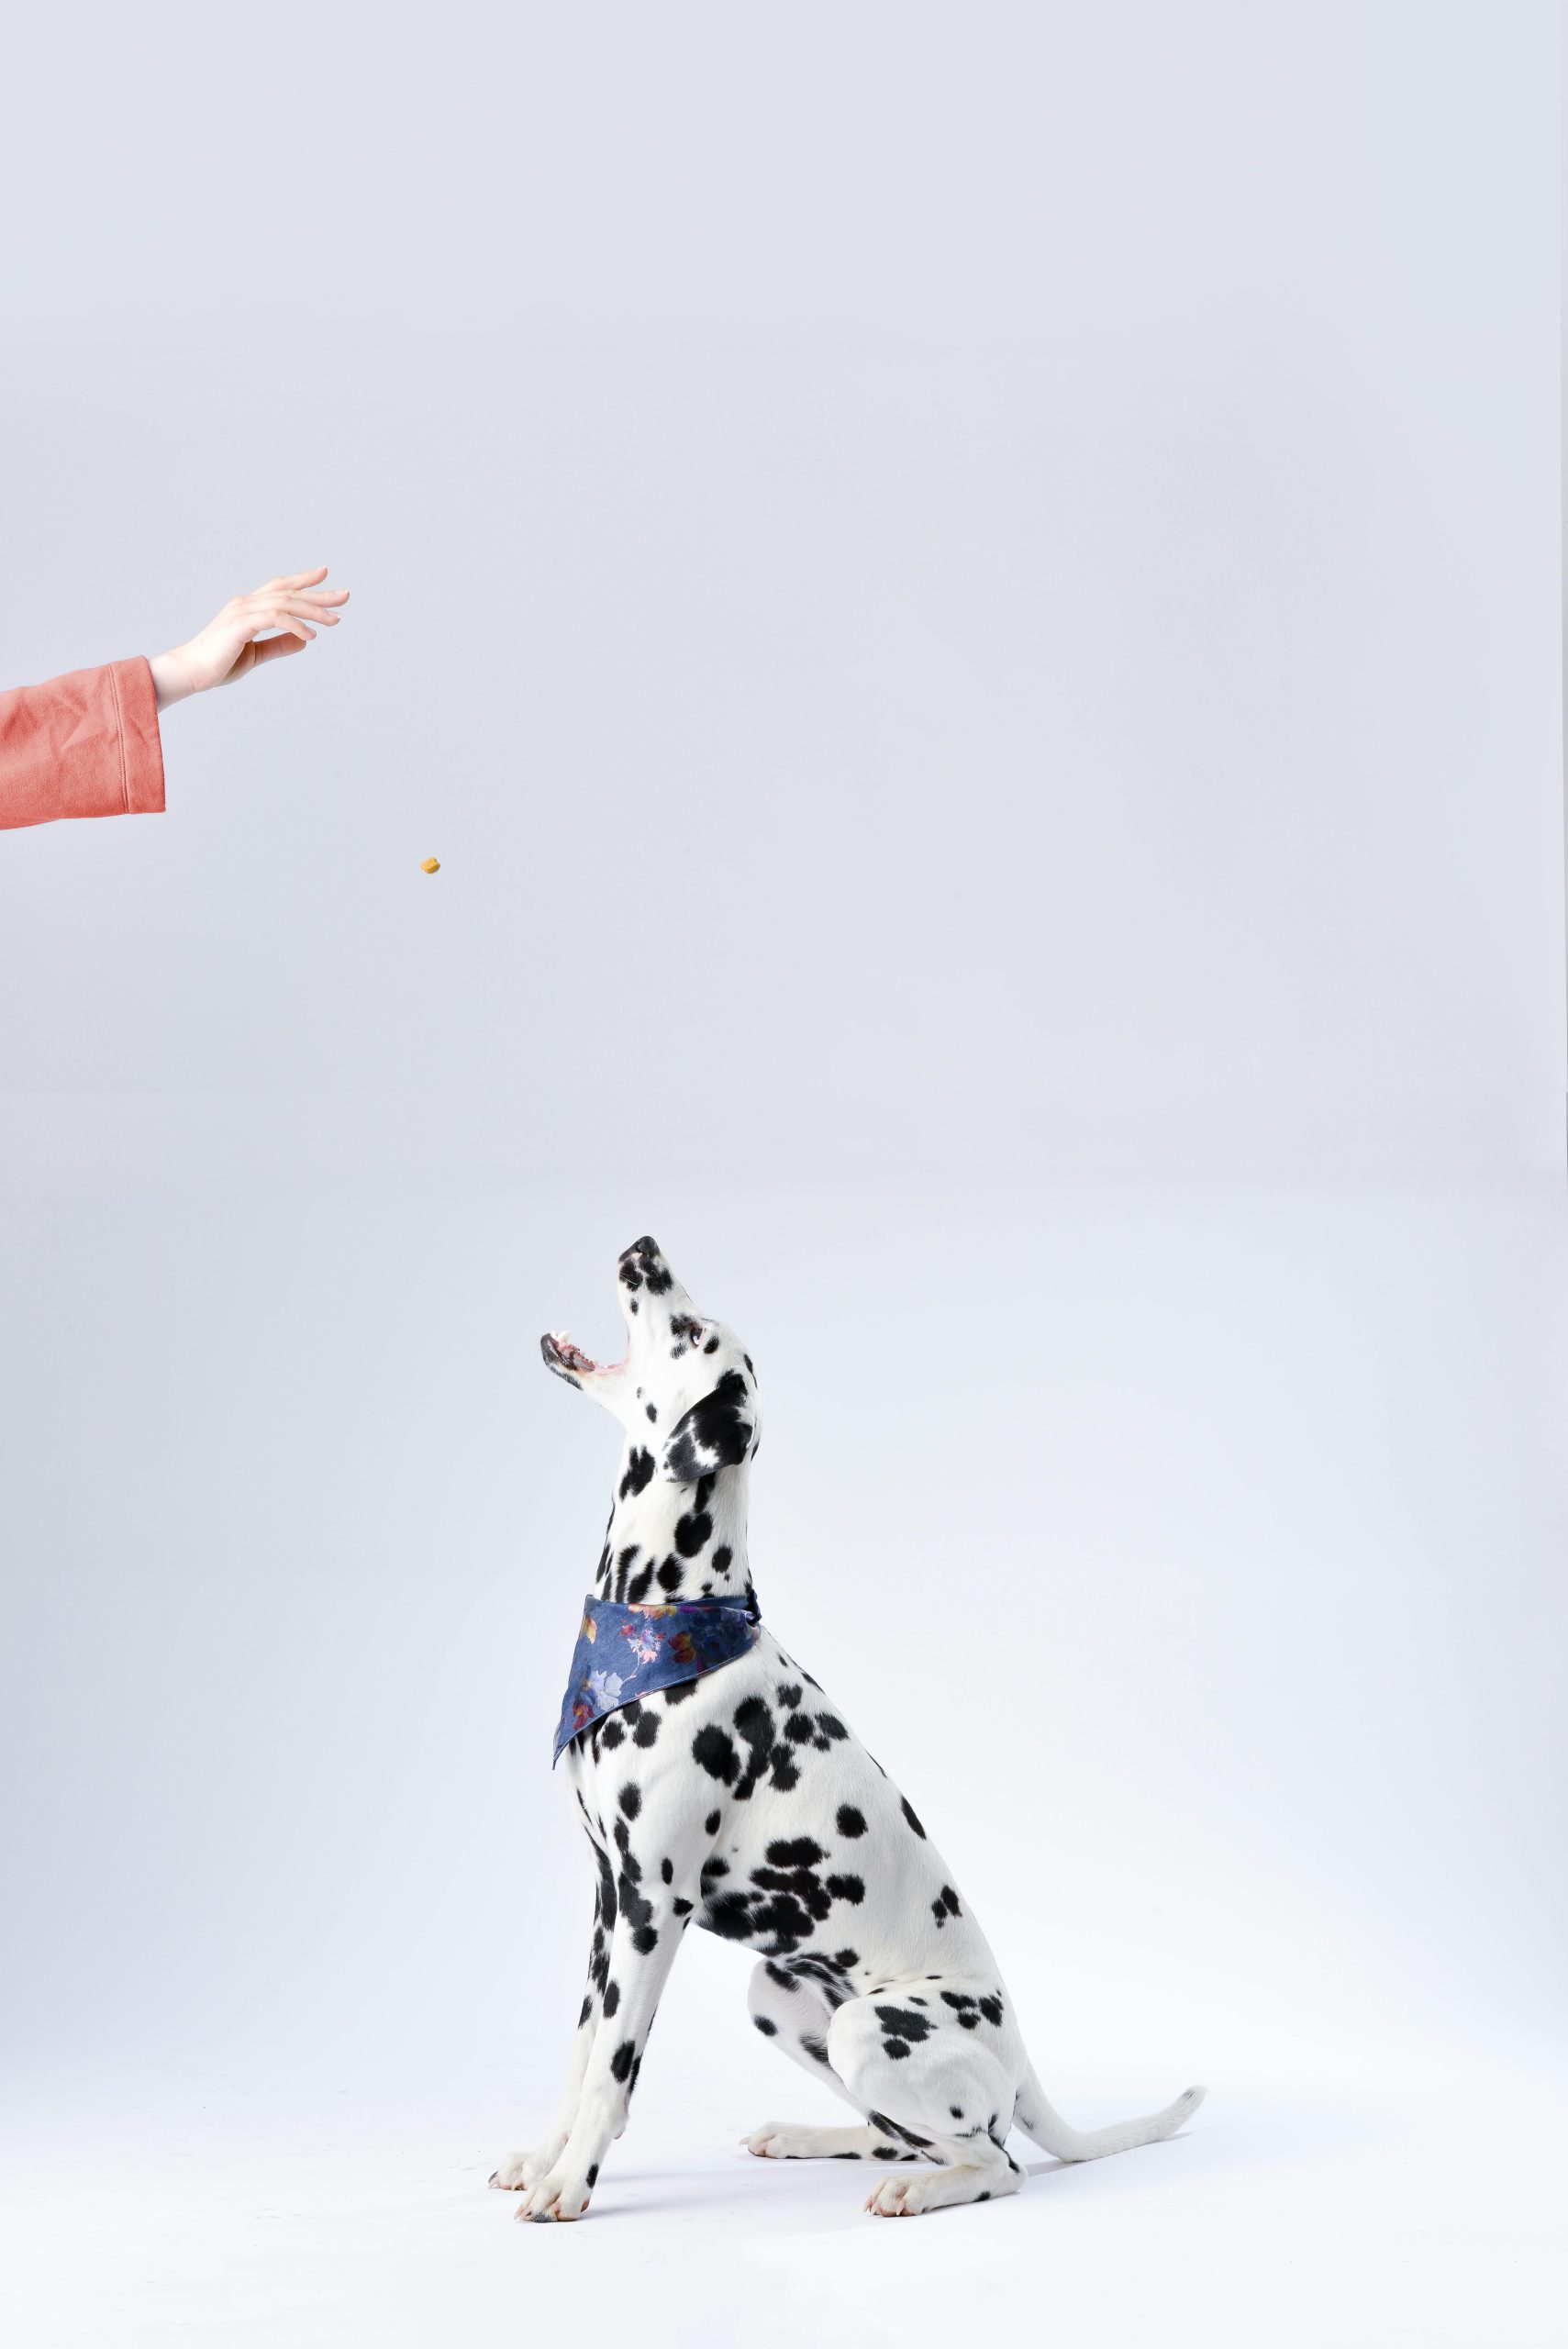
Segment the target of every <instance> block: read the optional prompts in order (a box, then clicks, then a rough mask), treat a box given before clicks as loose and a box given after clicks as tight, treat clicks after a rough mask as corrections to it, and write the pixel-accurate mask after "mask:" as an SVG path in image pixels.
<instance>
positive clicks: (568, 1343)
mask: <svg viewBox="0 0 1568 2349" xmlns="http://www.w3.org/2000/svg"><path fill="white" fill-rule="evenodd" d="M539 1352H540V1353H541V1354H542V1355H543V1356H544V1359H545V1366H546V1368H547V1369H550V1370H556V1371H560V1372H562V1374H564V1375H569V1376H572V1377H574V1378H591V1377H592V1376H593V1375H594V1373H595V1371H600V1370H604V1369H606V1367H609V1366H610V1365H607V1364H605V1363H602V1362H595V1360H594V1357H593V1355H592V1354H585V1353H584V1351H583V1349H582V1347H581V1346H579V1345H576V1344H574V1343H573V1340H572V1338H571V1336H570V1334H569V1332H568V1331H566V1330H546V1331H545V1333H544V1335H543V1337H542V1338H541V1339H540V1340H539Z"/></svg>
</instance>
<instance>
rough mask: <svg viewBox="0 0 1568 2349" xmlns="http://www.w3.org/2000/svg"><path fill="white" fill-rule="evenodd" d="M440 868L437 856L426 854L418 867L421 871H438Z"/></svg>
mask: <svg viewBox="0 0 1568 2349" xmlns="http://www.w3.org/2000/svg"><path fill="white" fill-rule="evenodd" d="M440 869H441V860H440V858H439V856H428V857H427V858H426V859H425V862H424V863H423V864H422V865H421V866H420V867H419V870H420V872H421V873H439V871H440Z"/></svg>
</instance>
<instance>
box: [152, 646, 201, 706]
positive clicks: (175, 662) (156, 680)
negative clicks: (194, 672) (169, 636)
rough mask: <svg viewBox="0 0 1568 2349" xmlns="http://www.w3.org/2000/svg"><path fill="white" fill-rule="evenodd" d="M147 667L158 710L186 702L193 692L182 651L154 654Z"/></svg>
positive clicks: (191, 679) (192, 682)
mask: <svg viewBox="0 0 1568 2349" xmlns="http://www.w3.org/2000/svg"><path fill="white" fill-rule="evenodd" d="M147 665H148V667H149V668H150V670H151V672H152V691H153V696H154V698H155V699H156V701H157V704H158V707H159V708H160V709H167V708H168V707H169V705H170V703H171V702H175V701H185V700H188V699H189V697H190V696H191V695H192V694H194V693H195V690H196V688H195V681H194V680H193V678H192V676H191V673H190V671H189V669H188V668H187V667H186V665H185V660H184V655H183V651H175V652H155V653H153V655H152V656H151V658H150V660H149V662H148V663H147Z"/></svg>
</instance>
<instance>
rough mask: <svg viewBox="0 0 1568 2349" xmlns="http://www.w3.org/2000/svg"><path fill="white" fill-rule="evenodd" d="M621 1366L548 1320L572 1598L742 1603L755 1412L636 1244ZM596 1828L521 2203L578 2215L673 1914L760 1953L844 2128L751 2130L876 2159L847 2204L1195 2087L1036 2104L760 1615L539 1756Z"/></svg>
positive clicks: (1088, 2153)
mask: <svg viewBox="0 0 1568 2349" xmlns="http://www.w3.org/2000/svg"><path fill="white" fill-rule="evenodd" d="M619 1293H620V1301H621V1307H622V1311H623V1313H624V1316H625V1319H626V1324H627V1331H628V1347H627V1353H626V1356H625V1359H624V1360H623V1361H621V1362H620V1363H617V1364H615V1365H614V1366H613V1367H606V1366H604V1365H601V1364H598V1363H595V1362H593V1361H591V1360H590V1359H589V1357H588V1356H587V1355H586V1354H585V1353H583V1352H582V1351H581V1350H580V1348H578V1347H577V1346H575V1345H574V1344H573V1343H572V1342H571V1341H570V1340H569V1339H568V1338H567V1337H566V1335H565V1333H564V1332H562V1333H561V1334H560V1335H550V1336H547V1337H545V1338H544V1339H543V1340H541V1341H540V1342H541V1349H542V1352H543V1354H544V1359H545V1362H546V1364H547V1365H548V1366H549V1368H550V1370H552V1371H553V1372H554V1373H555V1374H556V1375H557V1376H558V1377H560V1378H563V1379H564V1380H565V1381H566V1382H567V1384H568V1385H569V1386H576V1387H580V1388H581V1389H582V1391H583V1392H584V1394H586V1395H591V1396H592V1397H594V1399H595V1402H597V1403H601V1404H602V1405H603V1406H604V1407H605V1408H606V1410H607V1411H609V1413H610V1414H611V1416H612V1417H613V1418H614V1419H617V1421H618V1422H619V1425H620V1427H621V1430H622V1431H623V1438H624V1441H623V1444H622V1449H621V1457H620V1466H619V1469H618V1471H617V1477H616V1485H615V1497H614V1501H613V1504H612V1507H611V1510H610V1520H609V1527H608V1531H607V1532H606V1539H605V1544H604V1550H603V1553H602V1554H601V1556H600V1559H599V1565H598V1574H597V1581H596V1596H597V1597H598V1598H602V1599H609V1600H614V1601H617V1602H619V1603H620V1604H622V1605H629V1606H633V1607H636V1606H657V1605H660V1604H662V1603H665V1604H667V1603H668V1602H669V1601H670V1600H672V1599H673V1600H688V1599H694V1598H721V1597H724V1596H727V1595H731V1594H743V1595H749V1594H750V1592H751V1577H750V1575H749V1572H748V1568H747V1556H746V1486H747V1478H748V1475H749V1474H750V1470H751V1462H752V1461H753V1459H754V1458H755V1456H756V1452H757V1444H758V1439H759V1435H760V1431H761V1419H760V1413H759V1409H758V1399H757V1379H756V1373H755V1371H754V1370H753V1368H752V1364H751V1356H750V1355H749V1354H748V1353H745V1351H744V1350H743V1348H742V1347H741V1345H740V1341H739V1339H737V1338H736V1337H735V1336H734V1335H733V1333H732V1332H731V1331H730V1330H728V1329H726V1328H725V1326H724V1324H723V1323H722V1322H720V1321H716V1320H715V1319H713V1317H712V1315H711V1314H706V1313H702V1312H699V1311H698V1309H697V1308H696V1307H695V1305H694V1304H693V1303H692V1300H691V1298H690V1297H688V1296H687V1294H686V1292H685V1290H684V1288H683V1287H682V1286H681V1284H680V1282H679V1281H678V1280H677V1279H676V1278H675V1276H674V1275H673V1273H672V1271H671V1270H670V1267H669V1265H668V1264H666V1263H665V1261H664V1258H663V1256H662V1254H661V1252H660V1251H659V1249H658V1247H657V1246H656V1244H655V1242H654V1241H652V1240H651V1239H643V1240H639V1241H635V1242H634V1243H633V1245H632V1246H631V1247H630V1248H628V1250H627V1251H626V1252H625V1254H624V1255H623V1256H622V1257H621V1259H620V1264H619ZM561 1768H562V1771H563V1773H564V1775H565V1776H566V1779H567V1784H568V1786H569V1787H570V1789H571V1796H572V1799H573V1802H574V1804H575V1807H576V1810H577V1813H578V1815H579V1817H580V1820H581V1823H582V1825H583V1827H584V1831H585V1832H586V1834H587V1838H588V1842H589V1843H590V1844H591V1846H592V1848H593V1854H594V1861H595V1868H596V1872H597V1880H598V1893H597V1902H596V1909H595V1925H594V1935H593V1946H592V1949H591V1951H590V1954H589V1959H588V1980H587V1988H586V1993H585V1995H584V1999H583V2006H582V2011H581V2013H580V2015H579V2016H578V2020H577V2031H576V2036H575V2038H574V2040H573V2045H572V2055H571V2061H570V2065H569V2067H568V2072H567V2079H566V2086H565V2089H564V2092H563V2094H562V2099H561V2103H560V2106H559V2108H558V2109H557V2110H556V2113H555V2116H554V2118H553V2120H552V2121H550V2126H549V2128H548V2129H547V2130H546V2132H545V2133H544V2136H543V2137H542V2139H541V2140H540V2142H539V2144H538V2145H537V2146H536V2147H534V2149H533V2150H532V2151H531V2152H528V2153H517V2154H508V2155H507V2156H506V2159H505V2160H504V2161H503V2162H502V2164H501V2166H500V2168H499V2169H498V2170H497V2171H496V2172H495V2176H494V2177H493V2178H492V2180H491V2183H492V2185H494V2186H496V2187H501V2188H508V2189H510V2190H512V2191H515V2192H517V2194H518V2195H519V2196H520V2198H521V2199H520V2202H519V2205H518V2210H517V2215H518V2217H519V2218H527V2219H530V2220H539V2221H554V2220H570V2219H579V2218H581V2217H582V2216H583V2213H584V2211H585V2210H587V2208H588V2202H589V2198H590V2196H591V2195H592V2193H593V2190H594V2187H595V2183H596V2181H597V2179H598V2176H599V2171H600V2167H601V2165H602V2164H603V2162H604V2160H605V2157H606V2154H607V2153H608V2151H609V2148H610V2146H611V2144H612V2143H613V2142H614V2141H615V2139H616V2138H617V2137H618V2136H619V2135H620V2133H621V2131H622V2129H623V2128H624V2126H625V2123H626V2118H627V2109H628V2104H629V2102H630V2099H631V2093H632V2090H633V2088H634V2087H636V2085H637V2076H638V2071H639V2066H640V2065H641V2061H642V2053H643V2049H644V2047H645V2046H646V2044H647V2041H648V2034H649V2031H650V2029H651V2026H652V2022H653V2017H654V2013H655V2010H656V2009H657V2007H658V2004H659V1998H660V1993H661V1992H662V1989H663V1987H664V1983H665V1979H666V1977H667V1976H668V1974H669V1971H670V1968H671V1966H672V1965H673V1963H674V1960H675V1953H676V1951H677V1950H678V1949H679V1947H680V1945H681V1941H682V1937H683V1935H684V1932H685V1931H686V1928H687V1926H688V1925H689V1924H691V1923H692V1922H693V1921H695V1922H696V1923H697V1924H699V1925H703V1926H706V1929H707V1930H708V1932H713V1933H717V1934H719V1935H720V1936H721V1937H722V1938H723V1939H724V1940H726V1941H733V1942H739V1943H742V1944H743V1945H744V1946H745V1947H746V1948H748V1949H751V1950H753V1951H755V1952H756V1954H757V1961H758V1962H757V1965H756V1967H755V1969H754V1971H753V1973H752V1975H751V2021H752V2023H753V2024H754V2026H755V2027H756V2029H757V2030H758V2031H759V2032H762V2035H763V2036H764V2037H765V2038H766V2039H767V2040H769V2041H770V2042H771V2043H772V2044H773V2045H774V2046H776V2047H777V2048H778V2050H779V2051H780V2053H781V2054H784V2055H785V2056H787V2057H788V2058H789V2060H790V2062H791V2063H793V2064H796V2065H799V2066H800V2068H801V2070H802V2071H804V2072H806V2074H808V2075H809V2076H811V2077H812V2078H814V2079H817V2080H820V2081H821V2082H822V2083H823V2084H824V2085H825V2086H826V2087H828V2088H831V2089H832V2090H834V2091H835V2092H836V2093H837V2094H838V2095H839V2096H840V2097H841V2098H842V2099H844V2101H845V2103H846V2104H847V2105H849V2106H851V2107H852V2108H853V2110H854V2113H855V2115H856V2118H855V2119H854V2120H853V2121H851V2122H847V2123H846V2125H845V2126H844V2127H842V2128H837V2129H824V2128H817V2127H795V2126H793V2125H791V2124H787V2123H784V2122H769V2123H768V2124H767V2125H766V2126H764V2127H763V2128H761V2129H758V2130H756V2131H754V2132H752V2134H751V2135H750V2136H749V2137H747V2138H745V2139H744V2140H743V2141H742V2142H743V2143H745V2144H746V2145H747V2146H748V2147H749V2149H750V2150H751V2153H753V2154H759V2155H761V2156H762V2158H764V2159H766V2160H772V2161H780V2160H783V2161H807V2160H813V2159H828V2160H839V2161H866V2162H873V2163H881V2164H891V2165H895V2169H894V2172H893V2174H891V2175H889V2176H885V2177H884V2178H883V2179H882V2180H881V2181H880V2182H879V2183H878V2184H877V2185H876V2186H875V2187H874V2188H873V2191H872V2194H871V2196H870V2199H868V2201H867V2203H866V2206H865V2207H866V2209H867V2210H870V2211H873V2212H874V2213H875V2214H876V2215H877V2216H878V2217H882V2218H907V2217H912V2216H914V2215H915V2214H916V2213H917V2212H921V2211H927V2210H941V2209H943V2208H944V2207H946V2206H947V2205H949V2204H952V2203H962V2202H985V2201H990V2200H995V2199H997V2198H998V2197H1000V2196H1003V2195H1010V2194H1016V2193H1017V2192H1018V2188H1019V2185H1020V2183H1021V2182H1022V2173H1021V2172H1020V2170H1019V2168H1018V2164H1017V2163H1016V2162H1015V2161H1014V2160H1013V2158H1012V2156H1011V2155H1010V2154H1009V2153H1008V2152H1007V2149H1006V2139H1007V2133H1008V2131H1009V2130H1010V2129H1011V2128H1013V2127H1014V2126H1015V2125H1016V2126H1017V2127H1018V2128H1019V2129H1021V2130H1022V2131H1023V2132H1024V2133H1025V2134H1026V2135H1027V2136H1029V2137H1030V2138H1032V2139H1033V2140H1034V2142H1035V2143H1036V2144H1038V2145H1040V2146H1041V2147H1043V2149H1044V2150H1045V2151H1046V2152H1047V2153H1049V2154H1055V2155H1056V2156H1058V2158H1060V2159H1061V2160H1063V2161H1074V2162H1076V2161H1092V2160H1095V2158H1097V2157H1098V2156H1099V2155H1100V2154H1115V2153H1120V2152H1122V2151H1124V2150H1125V2149H1127V2148H1128V2147H1129V2146H1133V2145H1145V2144H1150V2143H1153V2142H1154V2141H1155V2140H1157V2139H1159V2138H1163V2137H1169V2136H1171V2135H1172V2134H1173V2132H1175V2131H1176V2130H1178V2129H1179V2128H1181V2126H1182V2124H1183V2122H1184V2121H1186V2120H1188V2119H1189V2118H1190V2117H1191V2115H1192V2114H1193V2113H1194V2112H1195V2110H1196V2109H1197V2106H1198V2105H1199V2103H1200V2102H1201V2101H1202V2099H1203V2094H1204V2091H1203V2089H1202V2088H1198V2087H1192V2088H1188V2089H1187V2090H1186V2092H1185V2094H1184V2095H1182V2096H1179V2097H1178V2098H1177V2099H1176V2100H1175V2102H1174V2103H1173V2104H1171V2105H1168V2106H1167V2107H1166V2108H1165V2110H1163V2111H1162V2112H1156V2113H1152V2114H1150V2115H1149V2116H1147V2117H1146V2118H1144V2119H1142V2120H1138V2121H1122V2122H1120V2123H1118V2124H1117V2125H1116V2126H1114V2127H1111V2128H1105V2129H1095V2130H1092V2131H1089V2132H1083V2131H1080V2130H1077V2129H1073V2128H1071V2127H1069V2125H1068V2124H1067V2122H1066V2121H1063V2120H1062V2119H1061V2118H1060V2116H1059V2115H1058V2114H1057V2113H1055V2112H1054V2111H1052V2110H1051V2106H1050V2105H1049V2104H1048V2103H1047V2101H1046V2099H1045V2097H1044V2094H1043V2093H1042V2091H1041V2089H1040V2082H1039V2081H1038V2080H1037V2079H1036V2077H1035V2075H1034V2072H1033V2069H1032V2068H1031V2066H1030V2064H1029V2056H1028V2054H1026V2052H1025V2049H1024V2043H1023V2039H1022V2037H1021V2035H1020V2033H1019V2030H1018V2017H1017V2014H1016V2012H1015V2010H1014V2008H1013V2003H1012V1999H1011V1998H1010V1996H1009V1994H1008V1992H1007V1991H1006V1988H1005V1987H1004V1986H1003V1982H1002V1978H1001V1976H1000V1974H999V1973H998V1971H997V1966H996V1961H995V1958H994V1957H993V1955H992V1954H991V1951H990V1948H989V1946H988V1945H987V1943H986V1941H985V1938H984V1935H983V1933H982V1932H981V1931H980V1927H979V1925H978V1924H977V1922H976V1921H975V1919H974V1918H973V1915H972V1914H971V1912H970V1909H969V1908H968V1905H967V1903H966V1902H965V1901H964V1899H963V1898H962V1896H961V1894H960V1892H959V1889H958V1887H957V1885H956V1884H955V1882H954V1880H953V1871H952V1869H951V1868H950V1867H949V1865H948V1864H947V1862H946V1861H945V1860H944V1859H943V1858H942V1856H941V1854H940V1852H939V1851H938V1850H937V1848H936V1846H935V1844H934V1843H933V1842H931V1840H930V1838H929V1835H928V1834H927V1832H926V1830H925V1828H924V1827H923V1826H922V1824H921V1822H920V1820H919V1819H918V1818H917V1816H916V1814H915V1811H914V1810H913V1809H912V1808H911V1807H910V1805H909V1803H908V1802H907V1801H906V1799H905V1798H904V1797H903V1795H901V1794H900V1792H899V1790H898V1788H897V1787H895V1785H894V1783H893V1780H892V1779H891V1778H890V1777H889V1776H887V1773H886V1772H885V1771H884V1769H883V1767H882V1765H881V1764H880V1763H878V1762H875V1761H873V1758H872V1756H871V1755H870V1754H869V1753H867V1752H866V1750H865V1748H864V1747H863V1746H862V1744H861V1742H860V1741H859V1739H858V1738H856V1736H855V1735H854V1733H853V1731H851V1729H850V1727H849V1726H848V1724H847V1723H846V1721H845V1720H844V1717H843V1715H842V1714H841V1713H840V1710H839V1708H838V1707H837V1705H835V1704H833V1703H832V1702H831V1701H830V1700H829V1699H828V1697H827V1696H825V1695H824V1693H823V1691H822V1689H821V1688H820V1687H818V1685H817V1682H816V1681H815V1680H813V1678H812V1677H811V1675H810V1674H809V1673H808V1672H806V1671H805V1670H803V1668H802V1667H801V1666H800V1665H799V1664H796V1663H795V1661H794V1659H793V1658H792V1657H791V1656H789V1655H787V1654H786V1653H784V1649H783V1648H782V1647H781V1646H780V1645H779V1642H778V1641H777V1640H776V1639H775V1638H774V1637H773V1633H772V1632H771V1631H769V1630H768V1628H767V1626H766V1624H762V1625H761V1626H760V1628H759V1630H758V1631H757V1635H756V1638H755V1641H754V1643H753V1644H752V1645H751V1646H750V1647H749V1648H748V1649H747V1650H746V1651H745V1652H744V1653H741V1654H740V1655H738V1656H737V1657H735V1658H734V1660H733V1661H730V1662H728V1663H726V1664H723V1665H722V1666H720V1667H719V1668H718V1669H717V1670H714V1671H710V1672H707V1673H706V1674H704V1675H703V1676H702V1677H700V1678H697V1679H688V1680H684V1681H682V1682H679V1683H678V1684H677V1685H675V1686H673V1687H663V1688H661V1689H660V1690H659V1692H658V1693H657V1694H656V1695H655V1696H653V1697H651V1698H648V1699H647V1700H645V1701H640V1702H639V1701H633V1702H631V1703H628V1704H626V1705H623V1706H621V1707H620V1708H619V1709H615V1710H611V1711H608V1712H606V1713H604V1714H602V1715H601V1716H600V1717H599V1718H598V1719H596V1720H594V1721H593V1723H592V1724H591V1726H589V1727H586V1728H584V1731H582V1733H581V1734H580V1735H578V1736H576V1737H574V1738H573V1742H571V1743H570V1744H569V1745H568V1746H567V1747H566V1748H565V1751H564V1752H563V1753H562V1759H561Z"/></svg>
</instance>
